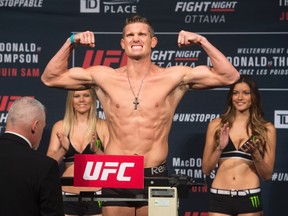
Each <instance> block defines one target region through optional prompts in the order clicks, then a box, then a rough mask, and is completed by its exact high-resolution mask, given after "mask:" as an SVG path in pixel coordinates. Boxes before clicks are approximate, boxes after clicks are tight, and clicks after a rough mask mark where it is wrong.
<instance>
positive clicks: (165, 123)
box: [42, 16, 239, 216]
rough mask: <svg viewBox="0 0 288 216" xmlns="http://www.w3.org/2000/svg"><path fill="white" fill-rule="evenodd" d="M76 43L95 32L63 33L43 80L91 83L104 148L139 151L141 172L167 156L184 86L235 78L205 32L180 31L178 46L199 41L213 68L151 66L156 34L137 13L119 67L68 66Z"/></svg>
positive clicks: (135, 211) (132, 211) (141, 209)
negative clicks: (104, 128) (103, 124)
mask: <svg viewBox="0 0 288 216" xmlns="http://www.w3.org/2000/svg"><path fill="white" fill-rule="evenodd" d="M75 44H77V45H85V46H87V45H88V46H90V47H94V46H95V38H94V33H93V32H90V31H86V32H81V33H78V34H76V35H73V36H72V37H70V38H68V39H67V40H66V42H65V43H64V45H63V46H62V47H61V49H60V50H59V51H58V52H57V53H56V55H55V56H54V57H53V58H52V59H51V60H50V62H49V63H48V65H47V67H46V69H45V71H44V73H43V75H42V81H43V82H44V83H45V85H47V86H49V87H57V88H63V89H85V88H94V89H95V92H96V94H97V96H98V98H99V100H100V102H101V104H102V106H103V110H104V113H105V117H106V121H107V124H108V128H109V135H110V140H109V142H108V144H107V147H106V148H105V153H106V154H110V155H113V154H115V155H116V154H117V155H119V154H120V155H135V154H137V155H143V156H144V166H145V168H146V169H145V175H149V173H148V172H149V171H148V172H146V171H147V170H149V168H150V170H151V168H152V167H157V166H160V167H161V169H159V170H165V169H163V167H162V166H164V165H163V164H165V161H166V158H167V155H168V134H169V131H170V129H171V124H172V120H173V116H174V112H175V109H176V107H177V105H178V104H179V101H180V100H181V98H182V97H183V95H184V94H185V93H186V92H187V90H188V89H189V88H193V89H207V88H213V87H217V86H225V85H230V84H232V83H234V82H235V81H236V80H238V79H239V73H238V72H237V70H236V69H235V68H234V67H233V66H232V64H231V63H230V62H229V61H228V60H227V59H226V57H225V56H224V55H223V54H222V53H221V52H220V51H219V50H218V49H217V48H215V47H214V46H213V45H212V44H211V43H210V42H209V41H208V40H207V39H206V38H205V37H203V36H201V35H198V34H195V33H192V32H187V31H180V32H179V35H178V46H179V47H183V46H188V45H193V44H199V45H200V46H201V47H202V48H203V49H204V50H205V52H206V53H207V55H208V56H209V57H210V59H211V62H212V65H213V67H208V66H206V65H201V66H197V67H193V68H192V67H188V66H173V67H169V68H163V67H159V66H157V65H154V64H153V63H152V62H151V58H150V57H151V52H152V49H153V48H154V47H156V45H157V38H156V37H155V35H154V29H153V27H152V26H151V24H150V22H149V21H148V20H147V19H146V18H143V17H140V16H134V17H132V18H129V19H126V23H125V26H124V28H123V37H122V39H121V42H120V44H121V47H122V49H123V50H124V51H125V54H126V55H127V57H128V59H127V65H125V66H123V67H120V68H116V69H114V68H111V67H107V66H100V65H97V66H92V67H89V68H86V69H84V68H81V67H74V68H68V60H69V57H70V55H71V52H72V51H73V49H74V48H75ZM191 104H193V101H192V102H191ZM146 204H147V203H146ZM127 205H128V204H127ZM130 205H131V204H130ZM147 209H148V208H147V205H144V206H138V207H135V206H125V207H124V206H122V207H119V206H113V207H111V206H109V207H104V208H103V215H118V216H120V215H125V216H127V215H138V216H139V215H147Z"/></svg>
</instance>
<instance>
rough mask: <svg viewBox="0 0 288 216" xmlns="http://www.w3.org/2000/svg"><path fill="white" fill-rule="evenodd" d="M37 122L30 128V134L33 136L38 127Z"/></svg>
mask: <svg viewBox="0 0 288 216" xmlns="http://www.w3.org/2000/svg"><path fill="white" fill-rule="evenodd" d="M38 123H39V122H38V120H36V121H34V122H33V124H32V127H31V133H32V134H34V133H35V131H36V129H37V127H38Z"/></svg>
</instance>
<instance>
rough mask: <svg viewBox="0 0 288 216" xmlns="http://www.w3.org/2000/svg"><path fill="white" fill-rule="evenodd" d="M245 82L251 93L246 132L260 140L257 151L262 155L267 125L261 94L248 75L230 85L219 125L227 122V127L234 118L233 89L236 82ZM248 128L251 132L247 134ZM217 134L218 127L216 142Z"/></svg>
mask: <svg viewBox="0 0 288 216" xmlns="http://www.w3.org/2000/svg"><path fill="white" fill-rule="evenodd" d="M239 83H246V84H247V85H248V86H249V88H250V94H251V107H250V108H249V112H250V116H249V119H248V121H247V125H246V132H247V134H248V135H249V136H251V135H253V136H254V137H255V138H256V139H259V140H260V145H259V151H260V152H261V154H262V155H263V154H264V152H265V150H266V140H267V130H268V129H267V127H266V124H267V123H268V122H267V121H266V120H265V119H264V112H263V108H262V103H261V95H260V92H259V89H258V87H257V84H256V82H255V81H254V80H252V78H251V77H249V76H241V77H240V79H239V80H238V81H237V82H235V83H234V84H233V85H231V87H230V90H229V92H228V95H227V99H226V109H225V111H224V113H223V114H222V115H221V116H220V118H221V126H223V124H225V123H227V122H228V125H229V127H230V128H231V127H232V125H233V122H234V119H235V115H236V109H235V107H234V106H233V103H232V97H233V91H234V88H235V86H236V85H237V84H239ZM249 129H250V130H251V133H252V134H249ZM219 134H220V129H219V130H218V131H217V132H216V134H215V136H216V137H215V138H216V140H217V143H219Z"/></svg>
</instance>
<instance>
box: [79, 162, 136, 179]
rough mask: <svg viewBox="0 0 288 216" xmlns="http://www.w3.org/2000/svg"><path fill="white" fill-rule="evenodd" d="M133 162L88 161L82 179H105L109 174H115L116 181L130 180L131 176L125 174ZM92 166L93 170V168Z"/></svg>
mask: <svg viewBox="0 0 288 216" xmlns="http://www.w3.org/2000/svg"><path fill="white" fill-rule="evenodd" d="M134 166H135V163H133V162H122V163H119V162H96V164H95V166H94V162H92V161H88V162H87V164H86V167H85V170H84V174H83V179H85V180H101V181H106V180H107V179H108V177H109V175H116V179H117V180H118V181H130V180H131V176H125V171H126V169H127V168H129V167H134ZM93 167H94V170H93Z"/></svg>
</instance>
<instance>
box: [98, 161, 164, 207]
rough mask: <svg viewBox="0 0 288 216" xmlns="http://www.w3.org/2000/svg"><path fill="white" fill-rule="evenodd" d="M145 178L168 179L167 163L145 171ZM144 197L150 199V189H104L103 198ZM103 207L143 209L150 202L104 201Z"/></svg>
mask: <svg viewBox="0 0 288 216" xmlns="http://www.w3.org/2000/svg"><path fill="white" fill-rule="evenodd" d="M144 176H145V177H168V170H167V167H166V163H164V164H161V165H159V166H157V167H153V168H145V169H144ZM139 194H141V195H143V197H146V198H148V188H144V189H117V188H102V195H103V196H109V197H111V196H115V197H119V196H120V197H135V195H139ZM102 206H103V207H104V206H128V207H136V208H137V207H142V206H148V201H135V202H134V201H103V202H102Z"/></svg>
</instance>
